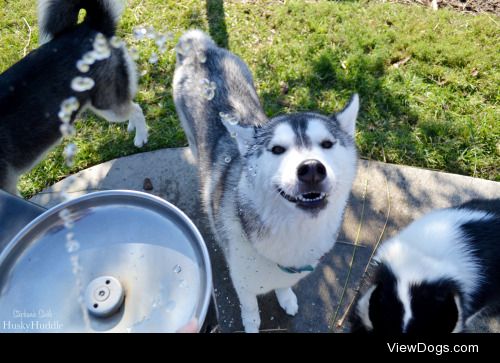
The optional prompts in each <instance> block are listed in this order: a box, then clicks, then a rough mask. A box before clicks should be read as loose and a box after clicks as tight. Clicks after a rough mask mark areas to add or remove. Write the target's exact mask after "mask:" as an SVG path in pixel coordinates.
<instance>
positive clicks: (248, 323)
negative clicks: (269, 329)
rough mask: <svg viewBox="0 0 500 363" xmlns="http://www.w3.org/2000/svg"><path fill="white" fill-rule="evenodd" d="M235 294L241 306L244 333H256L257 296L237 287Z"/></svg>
mask: <svg viewBox="0 0 500 363" xmlns="http://www.w3.org/2000/svg"><path fill="white" fill-rule="evenodd" d="M235 288H236V292H237V294H238V298H239V300H240V304H241V320H242V321H243V326H244V327H245V333H258V332H259V326H260V314H259V305H258V303H257V296H256V295H255V294H254V293H251V292H249V291H247V290H246V289H245V288H242V287H237V286H235Z"/></svg>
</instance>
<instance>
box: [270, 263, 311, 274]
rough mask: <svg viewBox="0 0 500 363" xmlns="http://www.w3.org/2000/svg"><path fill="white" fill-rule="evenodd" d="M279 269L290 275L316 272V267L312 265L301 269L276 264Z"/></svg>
mask: <svg viewBox="0 0 500 363" xmlns="http://www.w3.org/2000/svg"><path fill="white" fill-rule="evenodd" d="M276 265H277V266H278V267H279V269H280V270H281V271H283V272H286V273H289V274H299V273H301V272H306V271H307V272H312V271H314V267H312V266H311V265H306V266H301V267H293V266H281V265H280V264H279V263H277V264H276Z"/></svg>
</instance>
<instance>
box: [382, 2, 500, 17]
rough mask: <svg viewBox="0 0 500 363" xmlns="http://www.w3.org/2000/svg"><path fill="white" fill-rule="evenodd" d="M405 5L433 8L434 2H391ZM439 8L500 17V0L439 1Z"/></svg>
mask: <svg viewBox="0 0 500 363" xmlns="http://www.w3.org/2000/svg"><path fill="white" fill-rule="evenodd" d="M389 1H390V2H397V3H403V4H412V3H413V4H414V3H417V4H420V5H424V6H431V3H432V0H389ZM437 3H438V7H439V8H445V7H446V8H452V9H454V10H458V11H462V12H467V13H484V12H487V13H492V14H495V15H497V16H500V0H437Z"/></svg>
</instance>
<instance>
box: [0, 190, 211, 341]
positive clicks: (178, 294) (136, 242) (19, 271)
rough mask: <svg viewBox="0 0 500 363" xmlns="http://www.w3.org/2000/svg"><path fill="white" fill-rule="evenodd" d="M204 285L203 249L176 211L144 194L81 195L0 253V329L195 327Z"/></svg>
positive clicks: (207, 278) (207, 291) (204, 302)
mask: <svg viewBox="0 0 500 363" xmlns="http://www.w3.org/2000/svg"><path fill="white" fill-rule="evenodd" d="M61 211H63V212H62V213H61ZM68 212H69V213H68ZM211 292H212V271H211V266H210V260H209V257H208V251H207V248H206V246H205V243H204V241H203V238H202V236H201V235H200V233H199V232H198V230H197V228H196V227H195V225H194V224H193V223H192V222H191V221H190V220H189V218H188V217H187V216H186V215H185V214H184V213H183V212H181V211H180V210H179V209H178V208H176V207H175V206H173V205H172V204H170V203H168V202H166V201H165V200H163V199H161V198H158V197H155V196H151V195H149V194H146V193H140V192H133V191H105V192H97V193H91V194H87V195H85V196H82V197H80V198H77V199H74V200H71V201H68V202H65V203H63V204H60V205H58V206H56V207H54V208H52V209H50V210H48V211H46V212H44V213H43V214H42V215H40V216H39V217H37V218H36V219H35V220H33V221H32V222H31V223H29V224H28V225H27V226H26V227H25V228H24V229H22V230H21V231H20V232H19V233H18V234H17V235H16V236H15V237H14V239H13V240H11V241H10V242H9V243H8V245H7V246H6V247H5V249H4V250H3V251H2V252H1V254H0V331H4V332H7V331H9V332H27V331H33V332H84V331H101V332H103V331H106V332H175V331H178V330H179V329H181V328H182V327H183V326H185V325H186V324H188V323H189V322H190V321H192V320H193V319H196V320H197V321H198V326H199V327H201V325H202V322H203V321H204V319H205V316H206V314H207V309H208V306H209V302H210V296H211Z"/></svg>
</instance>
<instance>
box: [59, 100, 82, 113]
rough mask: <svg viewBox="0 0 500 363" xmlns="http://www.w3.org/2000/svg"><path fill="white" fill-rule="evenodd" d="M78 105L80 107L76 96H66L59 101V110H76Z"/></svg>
mask: <svg viewBox="0 0 500 363" xmlns="http://www.w3.org/2000/svg"><path fill="white" fill-rule="evenodd" d="M78 107H80V102H78V99H77V98H76V97H69V98H66V99H65V100H64V101H62V103H61V111H63V112H65V113H72V112H74V111H76V110H78Z"/></svg>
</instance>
